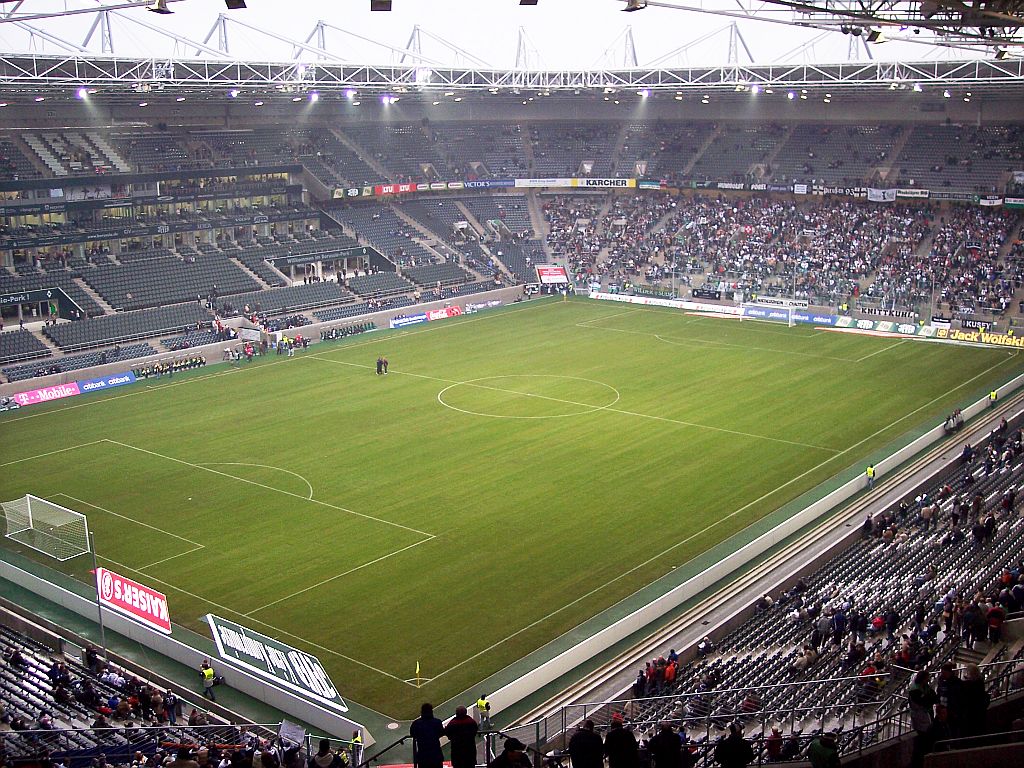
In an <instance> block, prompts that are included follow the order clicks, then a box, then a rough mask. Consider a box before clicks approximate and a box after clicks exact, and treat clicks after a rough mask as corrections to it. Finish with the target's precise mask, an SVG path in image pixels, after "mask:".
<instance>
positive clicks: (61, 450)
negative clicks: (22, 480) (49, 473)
mask: <svg viewBox="0 0 1024 768" xmlns="http://www.w3.org/2000/svg"><path fill="white" fill-rule="evenodd" d="M102 442H104V441H103V440H92V441H90V442H88V443H79V444H78V445H70V446H68V447H67V448H58V449H57V450H55V451H47V452H46V453H37V454H36V455H35V456H26V457H25V458H23V459H13V460H11V461H5V462H4V463H3V464H0V467H9V466H11V464H20V463H21V462H23V461H32V460H33V459H45V458H46V457H47V456H54V455H56V454H58V453H64V452H65V451H74V450H76V449H78V448H85V447H86V446H88V445H96V444H97V443H102Z"/></svg>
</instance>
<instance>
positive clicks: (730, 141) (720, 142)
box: [690, 123, 786, 182]
mask: <svg viewBox="0 0 1024 768" xmlns="http://www.w3.org/2000/svg"><path fill="white" fill-rule="evenodd" d="M785 133H786V128H785V127H784V126H782V125H778V124H775V123H768V124H763V125H755V126H749V125H732V124H724V125H722V126H721V128H720V129H719V132H718V133H717V134H716V135H715V137H714V140H713V141H712V142H711V144H710V145H709V146H708V147H707V148H706V149H705V150H704V152H703V153H702V154H701V155H700V156H699V157H698V158H697V161H696V162H695V163H694V165H693V170H692V171H691V173H690V175H691V176H692V177H693V178H696V179H724V180H726V181H733V182H742V181H748V180H750V178H752V177H751V169H752V166H753V165H754V164H755V163H764V162H765V161H766V160H767V159H768V156H769V155H770V154H771V152H772V150H773V149H774V148H775V145H776V143H777V142H779V141H780V140H782V139H783V138H784V136H785Z"/></svg>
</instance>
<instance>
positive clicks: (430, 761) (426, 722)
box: [409, 704, 444, 768]
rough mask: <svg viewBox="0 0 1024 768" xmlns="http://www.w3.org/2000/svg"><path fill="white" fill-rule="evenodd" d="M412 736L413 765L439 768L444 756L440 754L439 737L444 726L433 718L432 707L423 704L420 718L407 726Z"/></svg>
mask: <svg viewBox="0 0 1024 768" xmlns="http://www.w3.org/2000/svg"><path fill="white" fill-rule="evenodd" d="M409 735H410V736H412V746H413V763H414V764H415V765H416V766H417V767H418V768H441V765H442V763H443V762H444V755H443V754H442V752H441V737H442V736H444V724H443V723H442V722H441V721H440V720H438V719H437V718H436V717H434V707H433V706H432V705H431V704H424V705H423V706H422V707H420V716H419V717H418V718H417V719H416V720H413V721H412V725H410V726H409Z"/></svg>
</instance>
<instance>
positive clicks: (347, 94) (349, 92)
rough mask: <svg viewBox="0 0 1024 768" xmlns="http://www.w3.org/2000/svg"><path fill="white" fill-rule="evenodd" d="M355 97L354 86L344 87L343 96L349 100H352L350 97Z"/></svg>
mask: <svg viewBox="0 0 1024 768" xmlns="http://www.w3.org/2000/svg"><path fill="white" fill-rule="evenodd" d="M355 97H356V89H355V88H346V89H345V98H346V99H348V100H349V101H352V99H354V98H355Z"/></svg>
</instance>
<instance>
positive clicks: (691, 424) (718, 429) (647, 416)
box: [317, 357, 840, 454]
mask: <svg viewBox="0 0 1024 768" xmlns="http://www.w3.org/2000/svg"><path fill="white" fill-rule="evenodd" d="M317 359H319V360H320V361H322V362H325V363H334V364H335V365H348V366H351V367H353V368H365V369H367V370H372V368H373V366H370V365H365V364H363V363H350V362H347V361H345V360H328V359H327V358H323V357H321V358H317ZM392 373H397V374H401V375H403V376H414V377H415V378H417V379H427V380H429V381H437V382H441V383H442V384H449V385H452V386H454V385H462V386H466V387H474V388H476V389H489V390H491V391H492V392H503V393H505V394H509V395H521V396H523V397H535V398H537V399H538V400H549V401H551V402H553V403H562V404H564V405H576V406H580V407H582V408H590V409H592V410H590V411H587V412H586V413H596V412H598V411H608V412H609V413H618V414H621V415H623V416H636V417H637V418H641V419H652V420H654V421H664V422H669V423H671V424H679V425H680V426H683V427H694V428H696V429H708V430H711V431H713V432H725V433H727V434H730V435H737V436H740V437H749V438H753V439H755V440H768V441H770V442H773V443H786V444H787V445H796V446H799V447H801V448H813V449H815V450H819V451H830V452H832V453H836V454H838V453H840V451H839V450H838V449H836V448H826V447H825V446H822V445H811V444H810V443H801V442H798V441H796V440H785V439H783V438H781V437H770V436H768V435H758V434H754V433H753V432H741V431H739V430H735V429H726V428H725V427H713V426H710V425H708V424H698V423H696V422H692V421H682V420H680V419H670V418H668V417H667V416H651V415H650V414H647V413H636V412H635V411H627V410H624V409H622V408H612V407H611V406H595V405H592V404H590V403H579V402H576V401H575V400H563V399H561V398H558V397H549V396H548V395H537V394H533V393H530V392H519V391H518V390H514V389H502V388H501V387H489V386H487V385H486V384H477V383H475V382H473V381H455V380H453V379H445V378H442V377H440V376H428V375H426V374H422V373H412V372H411V371H392ZM605 386H609V385H605ZM442 405H445V406H446V407H449V408H450V407H451V406H449V405H447V404H446V403H444V402H442ZM454 410H458V409H454ZM474 415H480V414H474ZM573 415H576V414H573ZM579 415H584V414H579Z"/></svg>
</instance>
